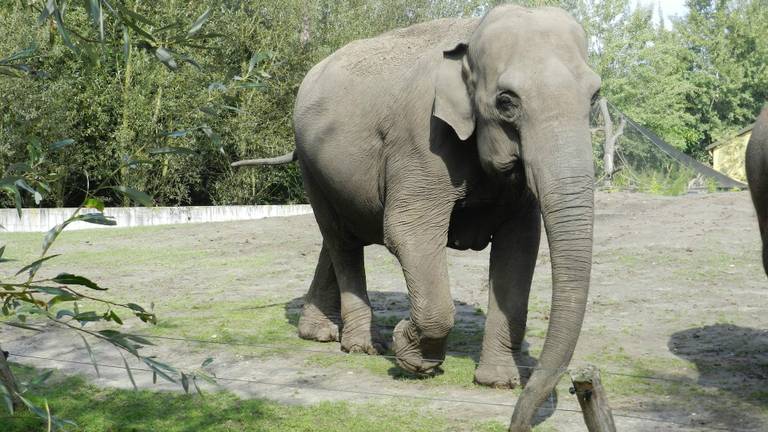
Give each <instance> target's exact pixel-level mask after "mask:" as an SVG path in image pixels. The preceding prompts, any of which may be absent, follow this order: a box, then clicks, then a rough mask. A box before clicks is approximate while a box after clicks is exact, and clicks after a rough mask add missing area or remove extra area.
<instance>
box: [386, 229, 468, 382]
mask: <svg viewBox="0 0 768 432" xmlns="http://www.w3.org/2000/svg"><path fill="white" fill-rule="evenodd" d="M399 228H400V227H399V226H398V227H389V228H387V229H385V231H386V232H387V239H386V241H387V246H388V247H389V249H390V251H392V253H393V254H395V256H396V257H397V258H398V260H399V261H400V265H401V266H402V268H403V273H404V275H405V281H406V284H407V286H408V297H409V300H410V305H411V309H410V318H409V319H405V320H402V321H400V322H399V323H398V324H397V326H396V327H395V330H394V332H393V334H392V338H393V349H394V351H395V356H396V358H397V364H398V366H400V367H401V368H403V369H405V370H407V371H409V372H413V373H416V374H424V375H434V374H436V373H439V372H440V369H439V366H440V365H441V364H442V362H443V360H444V359H445V351H446V339H447V337H448V333H449V332H450V331H451V329H452V328H453V320H454V312H455V309H454V306H453V300H452V299H451V293H450V290H449V287H448V265H447V261H446V253H445V242H446V238H447V234H446V235H440V234H439V233H438V234H437V235H435V236H424V234H426V233H424V232H420V233H418V234H415V233H412V234H414V235H408V234H406V233H404V232H402V231H399ZM446 232H447V229H446Z"/></svg>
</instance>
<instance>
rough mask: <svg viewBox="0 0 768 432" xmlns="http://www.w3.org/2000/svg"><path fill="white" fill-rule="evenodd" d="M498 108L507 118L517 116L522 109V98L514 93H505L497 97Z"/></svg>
mask: <svg viewBox="0 0 768 432" xmlns="http://www.w3.org/2000/svg"><path fill="white" fill-rule="evenodd" d="M496 107H498V109H499V111H501V112H502V114H504V115H505V116H516V114H517V112H518V110H519V109H520V96H518V95H517V93H515V92H513V91H505V92H502V93H499V95H498V96H496Z"/></svg>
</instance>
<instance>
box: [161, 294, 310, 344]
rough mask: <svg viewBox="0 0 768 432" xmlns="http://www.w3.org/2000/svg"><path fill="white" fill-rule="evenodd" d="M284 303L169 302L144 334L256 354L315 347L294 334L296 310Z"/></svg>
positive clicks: (270, 301)
mask: <svg viewBox="0 0 768 432" xmlns="http://www.w3.org/2000/svg"><path fill="white" fill-rule="evenodd" d="M287 305H288V301H286V300H285V299H279V298H277V299H276V298H261V299H242V300H238V301H217V302H209V303H197V304H193V305H191V306H189V305H186V304H168V305H167V306H166V308H167V309H168V312H162V313H160V314H159V315H160V317H159V319H158V323H157V325H156V326H153V327H149V328H148V332H147V333H148V334H150V335H157V336H174V337H183V338H188V339H201V340H205V341H211V342H217V343H225V344H232V345H231V346H229V347H228V349H229V350H231V351H234V352H239V353H243V352H247V353H248V354H249V355H257V356H262V355H267V354H270V355H271V354H275V353H277V352H285V351H290V350H291V349H292V348H296V347H309V346H314V344H313V343H312V342H309V341H305V340H302V339H299V337H298V336H297V334H296V325H297V323H298V321H299V312H298V310H293V309H287V308H286V306H287ZM238 344H242V346H238ZM247 345H271V346H274V347H279V348H274V347H273V348H269V347H263V348H262V347H254V346H247Z"/></svg>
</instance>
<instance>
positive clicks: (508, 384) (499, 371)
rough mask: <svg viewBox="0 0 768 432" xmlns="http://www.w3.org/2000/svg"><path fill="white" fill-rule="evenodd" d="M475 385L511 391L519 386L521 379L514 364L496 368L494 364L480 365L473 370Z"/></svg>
mask: <svg viewBox="0 0 768 432" xmlns="http://www.w3.org/2000/svg"><path fill="white" fill-rule="evenodd" d="M475 384H479V385H482V386H486V387H492V388H497V389H513V388H515V387H517V386H519V385H520V384H521V379H520V374H519V373H518V372H517V368H516V367H515V366H514V364H512V365H510V366H497V365H496V364H495V363H494V364H483V363H481V364H480V365H479V366H478V367H477V369H475Z"/></svg>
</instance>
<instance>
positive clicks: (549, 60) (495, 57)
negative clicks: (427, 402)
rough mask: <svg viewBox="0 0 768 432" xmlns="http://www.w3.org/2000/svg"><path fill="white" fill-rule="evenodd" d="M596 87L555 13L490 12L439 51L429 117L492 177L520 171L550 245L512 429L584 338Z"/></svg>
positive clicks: (578, 33)
mask: <svg viewBox="0 0 768 432" xmlns="http://www.w3.org/2000/svg"><path fill="white" fill-rule="evenodd" d="M599 87H600V78H599V77H598V76H597V75H596V74H595V73H594V72H593V71H592V70H591V69H590V68H589V66H588V65H587V43H586V36H585V34H584V31H583V30H582V28H581V26H580V25H579V24H578V23H577V22H576V21H575V20H574V19H573V18H572V17H571V16H570V15H568V14H567V13H566V12H564V11H562V10H560V9H554V8H546V9H534V10H531V9H525V8H521V7H515V6H507V7H498V8H495V9H493V10H492V11H490V12H489V13H488V14H487V15H486V16H485V17H484V18H483V19H482V20H481V22H480V23H479V24H478V27H477V28H476V30H475V31H474V32H473V33H472V35H471V36H470V37H469V39H468V40H466V41H462V42H461V43H459V44H458V45H456V46H453V47H451V48H450V49H448V50H446V51H445V52H444V58H443V60H442V63H441V64H440V66H439V70H438V72H437V74H436V84H435V101H434V112H433V114H434V116H436V117H438V118H440V119H441V120H443V121H444V122H445V123H447V124H448V125H450V126H451V128H453V130H454V131H455V132H456V135H457V136H458V137H459V138H460V139H461V140H462V141H466V142H464V143H461V144H462V145H470V143H471V142H476V143H477V151H478V155H479V157H480V161H481V164H482V166H483V169H484V170H485V171H486V172H487V173H488V174H489V175H490V176H491V177H493V178H496V179H498V181H500V182H507V183H512V181H510V180H509V178H510V177H512V175H511V174H513V173H516V172H520V170H521V169H522V170H523V172H524V175H525V181H526V183H527V186H528V188H529V189H530V191H531V192H532V193H533V194H534V196H535V197H536V198H537V199H538V200H539V205H540V209H541V213H542V216H543V219H544V225H545V228H546V232H547V236H548V239H549V246H550V253H551V262H552V280H553V289H552V309H551V313H550V321H549V329H548V332H547V337H546V340H545V343H544V348H543V351H542V353H541V358H540V361H539V367H538V368H537V370H535V371H534V373H533V375H532V376H531V378H530V380H529V381H528V383H527V386H526V388H525V390H524V392H523V394H522V396H521V397H520V400H519V401H518V403H517V406H516V407H515V414H514V415H513V418H512V427H511V430H528V428H529V427H530V426H529V424H530V420H531V419H532V418H533V416H534V414H535V412H536V409H537V408H538V406H539V405H540V404H541V403H542V402H543V401H544V400H545V399H546V397H547V396H548V395H549V394H550V393H551V391H552V390H553V389H554V387H555V385H556V384H557V382H558V380H559V379H560V377H561V375H562V373H563V372H564V371H565V369H566V368H567V366H568V364H569V362H570V360H571V357H572V355H573V352H574V349H575V347H576V341H577V339H578V336H579V332H580V330H581V325H582V321H583V318H584V311H585V307H586V301H587V291H588V289H589V279H590V271H591V263H592V226H593V205H594V196H593V195H594V194H593V183H594V167H593V160H592V145H591V139H590V130H589V112H590V107H591V104H592V102H593V101H594V98H595V96H596V94H597V92H598V90H599ZM472 136H474V138H475V139H474V140H469V138H470V137H472Z"/></svg>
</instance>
